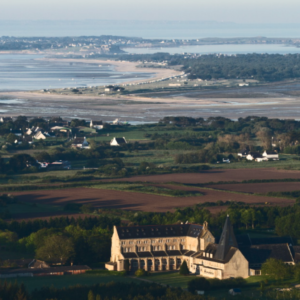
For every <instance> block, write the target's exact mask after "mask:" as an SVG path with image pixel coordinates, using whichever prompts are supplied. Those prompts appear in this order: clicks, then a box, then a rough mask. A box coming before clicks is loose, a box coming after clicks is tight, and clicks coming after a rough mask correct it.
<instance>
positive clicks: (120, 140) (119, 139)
mask: <svg viewBox="0 0 300 300" xmlns="http://www.w3.org/2000/svg"><path fill="white" fill-rule="evenodd" d="M115 139H116V141H117V143H118V144H119V145H120V144H126V141H125V139H124V138H115Z"/></svg>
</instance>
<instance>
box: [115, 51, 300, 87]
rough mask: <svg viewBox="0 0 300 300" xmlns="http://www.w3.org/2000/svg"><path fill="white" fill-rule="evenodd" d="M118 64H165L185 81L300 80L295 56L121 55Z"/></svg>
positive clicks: (298, 66)
mask: <svg viewBox="0 0 300 300" xmlns="http://www.w3.org/2000/svg"><path fill="white" fill-rule="evenodd" d="M119 59H120V60H129V61H147V62H149V61H151V62H163V61H166V62H167V63H168V66H170V67H174V66H182V70H183V71H185V73H187V74H188V78H189V79H197V78H200V79H203V80H210V79H256V80H259V81H280V80H284V79H291V78H299V77H300V64H299V60H300V56H299V55H298V54H287V55H280V54H255V53H252V54H236V55H215V54H210V55H193V56H190V55H179V54H175V55H170V54H168V53H163V52H161V53H155V54H134V55H121V56H120V57H119Z"/></svg>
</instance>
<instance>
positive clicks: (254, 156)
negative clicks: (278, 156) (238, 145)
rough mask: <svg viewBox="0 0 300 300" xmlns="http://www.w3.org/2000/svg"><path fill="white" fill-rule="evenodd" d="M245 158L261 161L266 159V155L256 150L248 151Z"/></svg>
mask: <svg viewBox="0 0 300 300" xmlns="http://www.w3.org/2000/svg"><path fill="white" fill-rule="evenodd" d="M246 159H247V160H251V161H252V160H255V161H256V162H262V161H268V158H267V157H263V156H262V155H260V154H259V153H258V152H249V154H248V155H247V156H246Z"/></svg>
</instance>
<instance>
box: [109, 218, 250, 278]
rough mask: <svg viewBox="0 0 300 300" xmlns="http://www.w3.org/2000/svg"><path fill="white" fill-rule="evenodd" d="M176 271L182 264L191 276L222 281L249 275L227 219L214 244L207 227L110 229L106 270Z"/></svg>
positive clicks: (180, 226) (194, 225)
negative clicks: (108, 257)
mask: <svg viewBox="0 0 300 300" xmlns="http://www.w3.org/2000/svg"><path fill="white" fill-rule="evenodd" d="M126 260H128V261H129V266H130V270H131V271H135V270H137V269H141V268H143V269H145V270H146V271H167V270H178V269H179V268H180V266H181V264H182V262H183V261H186V262H187V265H188V268H189V270H190V272H191V273H195V274H198V275H201V276H204V277H210V278H219V279H226V278H232V277H243V278H247V277H248V276H249V263H248V260H247V259H246V258H245V256H244V255H243V254H242V252H241V251H240V250H239V247H238V244H237V241H236V238H235V235H234V232H233V229H232V225H231V223H230V219H229V216H227V218H226V221H225V224H224V228H223V231H222V235H221V238H220V241H219V243H218V244H216V243H215V238H214V236H213V235H212V233H211V232H210V231H209V229H208V224H207V223H206V222H204V224H203V225H196V224H175V225H154V226H136V227H114V232H113V236H112V247H111V259H110V261H109V262H108V263H106V265H105V266H106V268H107V269H109V270H117V271H122V270H124V268H125V261H126Z"/></svg>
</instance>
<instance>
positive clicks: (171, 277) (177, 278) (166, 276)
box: [143, 272, 196, 289]
mask: <svg viewBox="0 0 300 300" xmlns="http://www.w3.org/2000/svg"><path fill="white" fill-rule="evenodd" d="M194 278H196V276H194V275H189V276H182V275H180V274H179V273H178V272H163V273H151V275H150V276H147V277H143V279H145V280H149V281H153V282H156V283H159V284H165V285H169V286H172V287H180V288H183V289H186V288H187V284H188V282H189V281H191V280H192V279H194Z"/></svg>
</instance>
